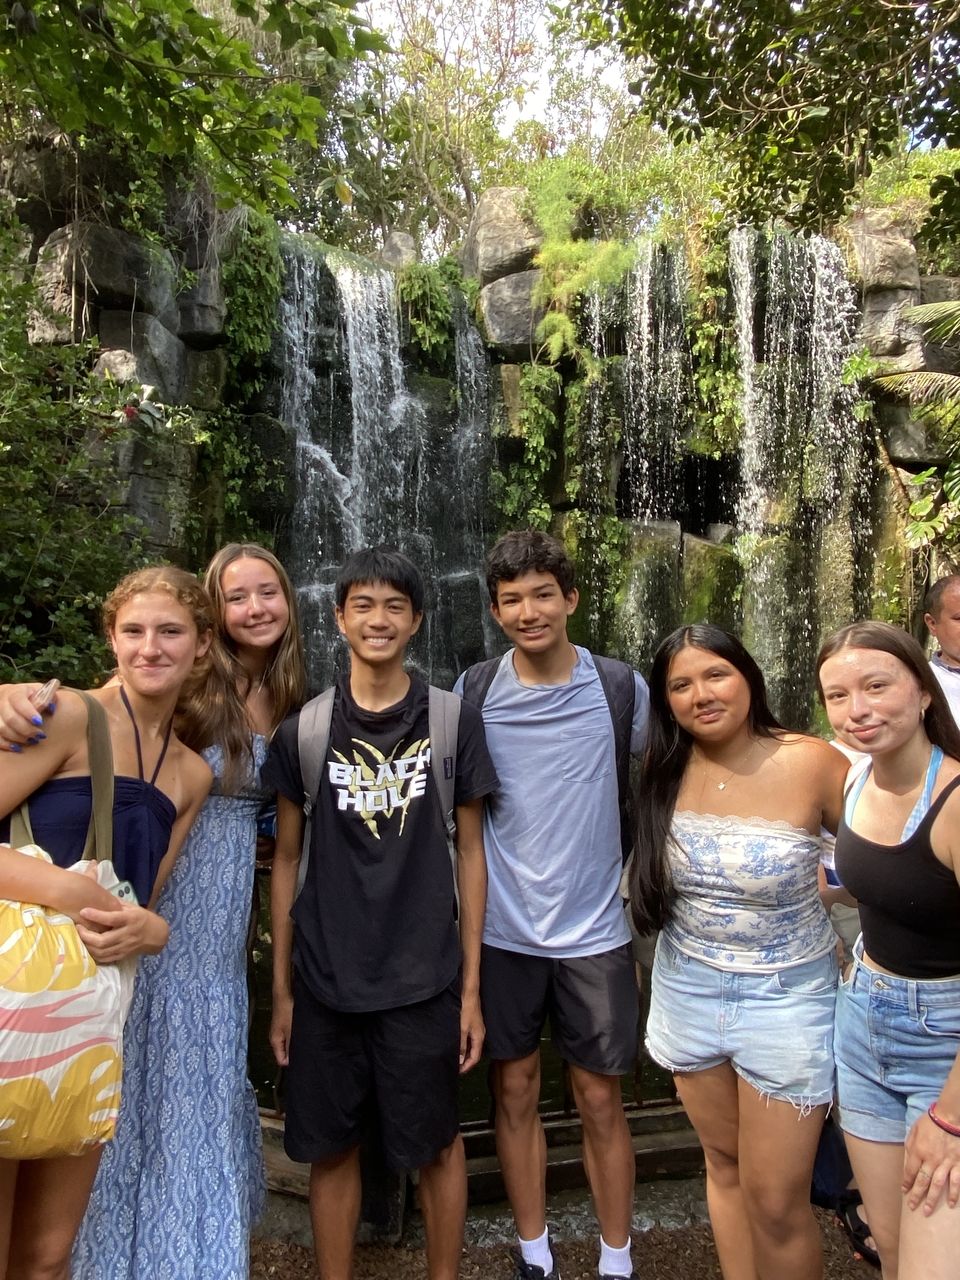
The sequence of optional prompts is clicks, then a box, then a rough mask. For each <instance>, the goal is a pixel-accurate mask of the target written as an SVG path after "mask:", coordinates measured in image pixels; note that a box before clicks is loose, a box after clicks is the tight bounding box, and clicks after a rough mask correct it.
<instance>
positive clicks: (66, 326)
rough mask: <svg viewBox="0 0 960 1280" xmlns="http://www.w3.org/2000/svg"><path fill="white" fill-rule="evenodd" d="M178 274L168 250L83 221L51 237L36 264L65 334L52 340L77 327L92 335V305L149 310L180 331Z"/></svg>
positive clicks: (69, 334)
mask: <svg viewBox="0 0 960 1280" xmlns="http://www.w3.org/2000/svg"><path fill="white" fill-rule="evenodd" d="M176 274H177V273H176V269H175V267H174V262H173V257H172V255H171V254H170V253H169V252H168V251H167V250H166V249H160V248H158V247H157V246H156V245H152V244H149V243H147V241H145V240H140V239H138V238H137V237H136V236H131V235H128V234H127V232H125V231H119V230H117V228H115V227H107V226H103V225H101V224H100V223H96V222H83V221H78V222H71V223H68V224H67V225H66V226H65V227H60V228H59V229H58V230H57V231H54V232H53V234H52V235H51V236H48V238H47V240H46V242H45V243H44V245H43V247H42V248H41V250H40V253H39V255H38V258H37V265H36V279H37V285H38V288H39V292H40V296H41V298H42V300H43V302H44V304H45V305H46V307H47V308H48V309H49V310H50V312H51V313H52V314H53V316H54V317H55V326H54V327H55V328H56V329H57V330H58V332H59V333H61V334H62V335H64V336H61V337H58V338H54V339H53V340H54V341H72V340H74V339H75V338H76V337H77V336H79V335H78V332H77V330H78V327H79V328H80V331H81V332H85V333H88V334H89V333H90V332H91V331H92V328H93V326H92V324H90V323H89V322H87V323H84V321H85V318H86V317H88V316H90V315H91V314H95V311H94V308H105V309H107V310H111V311H116V310H118V309H124V310H126V311H129V312H137V313H140V312H145V313H147V314H148V315H151V316H155V317H156V318H157V320H158V321H159V322H160V323H161V324H162V325H164V326H165V327H166V328H167V329H170V330H171V331H173V332H176V330H177V327H178V324H179V311H178V308H177V303H176V300H175V297H174V292H175V286H176ZM33 340H34V341H38V340H40V339H38V338H36V337H34V339H33ZM48 340H49V339H48Z"/></svg>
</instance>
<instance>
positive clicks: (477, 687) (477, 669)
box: [460, 655, 503, 707]
mask: <svg viewBox="0 0 960 1280" xmlns="http://www.w3.org/2000/svg"><path fill="white" fill-rule="evenodd" d="M502 661H503V657H502V655H501V657H499V658H487V659H485V661H483V662H477V663H475V665H474V666H472V667H467V669H466V671H465V672H464V673H463V689H462V690H461V693H460V696H461V697H462V698H463V700H464V702H469V703H472V704H473V706H475V707H482V706H483V704H484V701H485V700H486V696H487V691H488V690H489V688H490V686H491V685H492V684H493V677H494V676H495V675H496V674H497V671H498V669H499V667H500V663H501V662H502Z"/></svg>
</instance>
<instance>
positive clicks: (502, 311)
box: [480, 271, 545, 360]
mask: <svg viewBox="0 0 960 1280" xmlns="http://www.w3.org/2000/svg"><path fill="white" fill-rule="evenodd" d="M539 281H540V272H539V271H520V272H518V273H517V274H516V275H512V276H505V277H504V278H503V279H502V280H495V281H494V282H493V283H492V284H488V285H486V286H485V287H484V288H483V289H481V290H480V314H481V317H482V319H483V327H484V329H485V330H486V337H487V341H488V342H489V343H490V344H491V345H492V346H495V347H498V348H499V349H500V351H501V352H502V353H503V355H504V356H505V357H506V358H507V359H508V360H530V359H532V358H533V355H534V354H535V352H536V350H537V345H538V344H537V340H536V337H535V334H536V329H537V325H538V324H539V323H540V321H541V320H542V319H543V317H544V314H545V313H544V308H543V307H542V306H541V305H540V304H538V303H534V301H533V294H534V290H535V289H536V287H537V285H538V283H539Z"/></svg>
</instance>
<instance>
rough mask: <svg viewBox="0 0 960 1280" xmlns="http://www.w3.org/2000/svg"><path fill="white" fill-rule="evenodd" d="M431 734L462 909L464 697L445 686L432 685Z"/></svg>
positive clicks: (435, 781) (433, 765)
mask: <svg viewBox="0 0 960 1280" xmlns="http://www.w3.org/2000/svg"><path fill="white" fill-rule="evenodd" d="M428 695H429V712H428V721H429V726H430V727H429V730H428V732H429V734H430V772H431V774H432V775H433V785H434V790H435V791H436V794H437V798H438V800H439V801H440V812H441V814H442V815H443V828H444V833H445V834H446V837H447V850H448V852H449V854H450V863H451V866H452V868H453V893H454V898H455V899H456V903H457V914H458V915H459V912H460V886H459V883H458V881H457V819H456V814H455V812H454V788H455V785H456V779H457V745H458V741H459V732H460V706H461V701H460V698H458V697H457V695H456V694H455V693H448V692H447V691H446V690H445V689H436V688H434V686H433V685H430V687H429V690H428Z"/></svg>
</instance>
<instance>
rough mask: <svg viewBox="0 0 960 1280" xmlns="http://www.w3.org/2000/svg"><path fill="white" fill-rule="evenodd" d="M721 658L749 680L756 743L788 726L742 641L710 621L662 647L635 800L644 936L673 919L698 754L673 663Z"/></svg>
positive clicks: (636, 876) (638, 909)
mask: <svg viewBox="0 0 960 1280" xmlns="http://www.w3.org/2000/svg"><path fill="white" fill-rule="evenodd" d="M688 647H689V648H693V649H702V650H704V652H706V653H715V654H716V655H717V657H718V658H722V659H723V660H724V661H725V662H729V663H730V665H731V666H732V667H733V668H734V669H735V670H736V671H738V672H739V673H740V675H742V676H743V678H744V680H745V681H746V682H747V687H748V688H749V690H750V709H749V712H748V720H747V724H748V727H749V730H750V733H751V734H752V735H753V737H755V738H775V737H776V736H777V734H778V733H779V732H781V731H782V729H783V726H782V725H781V723H780V721H779V720H778V719H777V718H776V716H775V715H774V714H773V712H772V711H771V710H770V706H769V703H768V702H767V689H766V685H765V684H764V681H763V672H762V671H761V670H760V668H759V667H758V666H757V663H756V660H755V659H754V657H753V655H752V654H751V653H749V652H748V651H747V650H746V649H745V648H744V647H743V645H742V644H741V643H740V641H739V640H738V639H737V637H736V636H733V635H731V634H730V632H729V631H724V630H722V629H721V628H720V627H716V626H714V625H713V624H712V623H709V622H700V623H692V624H690V625H689V626H685V627H678V628H677V630H676V631H672V632H671V633H670V635H668V636H667V637H666V638H665V639H664V640H662V641H661V642H660V646H659V648H658V649H657V652H656V654H655V655H654V658H653V664H652V666H651V668H650V718H649V721H648V724H647V747H646V751H645V753H644V757H643V770H642V773H641V776H640V782H639V785H638V787H637V792H636V796H635V799H634V811H635V813H636V816H637V837H636V844H635V848H634V856H633V863H632V864H631V869H630V876H629V884H630V907H631V910H632V912H633V921H634V924H635V925H636V927H637V932H638V933H640V934H641V935H643V934H649V933H653V932H654V931H655V930H657V929H661V928H662V927H663V925H664V924H665V923H666V921H667V918H668V917H669V915H670V908H671V904H672V902H673V883H672V881H671V877H670V860H669V857H668V853H667V843H668V841H669V838H670V824H671V823H672V821H673V812H674V808H675V806H676V803H677V796H678V795H679V793H680V785H681V783H682V782H683V775H684V773H685V772H686V769H687V766H688V764H689V763H690V756H691V754H692V751H693V735H692V734H690V733H688V732H687V730H686V729H681V727H680V726H679V725H678V724H677V722H676V720H675V719H674V717H673V712H672V711H671V710H670V699H669V697H668V696H667V677H668V676H669V674H670V663H671V662H672V661H673V659H674V658H675V657H676V656H677V654H678V653H680V652H681V651H682V650H683V649H686V648H688Z"/></svg>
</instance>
